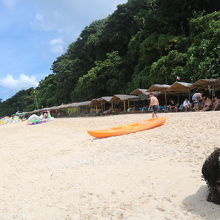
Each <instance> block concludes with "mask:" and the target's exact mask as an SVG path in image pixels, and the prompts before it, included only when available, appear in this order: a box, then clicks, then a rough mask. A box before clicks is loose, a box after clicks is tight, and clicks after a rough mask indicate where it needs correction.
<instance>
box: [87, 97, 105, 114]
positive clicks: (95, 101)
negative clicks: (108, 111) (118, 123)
mask: <svg viewBox="0 0 220 220" xmlns="http://www.w3.org/2000/svg"><path fill="white" fill-rule="evenodd" d="M90 105H91V106H95V112H96V113H97V112H98V109H99V108H100V107H101V109H102V104H101V102H100V99H92V101H91V103H90Z"/></svg>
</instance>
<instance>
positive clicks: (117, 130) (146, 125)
mask: <svg viewBox="0 0 220 220" xmlns="http://www.w3.org/2000/svg"><path fill="white" fill-rule="evenodd" d="M165 122H166V118H164V117H158V118H151V119H148V120H144V121H140V122H137V123H132V124H128V125H122V126H117V127H113V128H110V129H103V130H89V131H88V133H89V134H90V135H91V136H93V137H96V138H106V137H112V136H118V135H123V134H130V133H134V132H138V131H143V130H147V129H151V128H155V127H159V126H161V125H163V124H164V123H165Z"/></svg>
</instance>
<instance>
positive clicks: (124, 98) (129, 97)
mask: <svg viewBox="0 0 220 220" xmlns="http://www.w3.org/2000/svg"><path fill="white" fill-rule="evenodd" d="M139 100H140V98H139V97H137V96H134V95H122V94H118V95H114V96H112V98H111V101H112V102H113V103H119V102H123V104H124V112H126V103H127V105H128V108H129V105H130V101H139Z"/></svg>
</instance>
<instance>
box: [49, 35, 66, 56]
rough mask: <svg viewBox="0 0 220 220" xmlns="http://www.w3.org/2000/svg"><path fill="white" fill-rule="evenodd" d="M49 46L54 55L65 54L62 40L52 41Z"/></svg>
mask: <svg viewBox="0 0 220 220" xmlns="http://www.w3.org/2000/svg"><path fill="white" fill-rule="evenodd" d="M49 44H50V49H51V51H52V52H53V53H55V54H62V53H63V52H64V42H63V39H62V38H55V39H52V40H51V41H50V42H49Z"/></svg>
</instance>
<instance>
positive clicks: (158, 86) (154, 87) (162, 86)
mask: <svg viewBox="0 0 220 220" xmlns="http://www.w3.org/2000/svg"><path fill="white" fill-rule="evenodd" d="M169 88H170V85H167V84H154V85H152V86H151V87H150V88H149V89H148V92H155V91H157V92H165V91H166V90H167V89H169Z"/></svg>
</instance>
